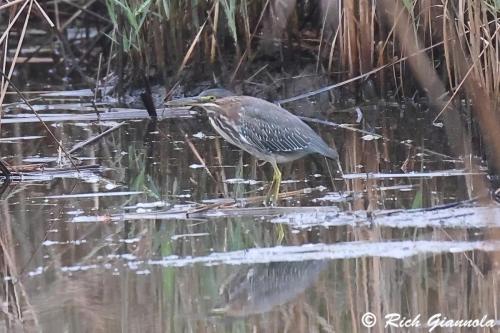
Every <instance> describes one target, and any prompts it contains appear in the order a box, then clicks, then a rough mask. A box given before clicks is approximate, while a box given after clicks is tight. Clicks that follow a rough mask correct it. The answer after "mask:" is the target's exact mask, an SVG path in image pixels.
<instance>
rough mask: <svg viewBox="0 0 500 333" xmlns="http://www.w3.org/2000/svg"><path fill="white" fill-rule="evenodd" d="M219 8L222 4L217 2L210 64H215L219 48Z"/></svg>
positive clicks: (217, 0) (216, 0)
mask: <svg viewBox="0 0 500 333" xmlns="http://www.w3.org/2000/svg"><path fill="white" fill-rule="evenodd" d="M219 8H220V3H219V0H215V9H214V21H213V25H212V38H211V48H210V63H212V64H213V63H215V54H216V50H217V49H216V47H217V38H216V36H217V29H218V28H217V27H218V26H219Z"/></svg>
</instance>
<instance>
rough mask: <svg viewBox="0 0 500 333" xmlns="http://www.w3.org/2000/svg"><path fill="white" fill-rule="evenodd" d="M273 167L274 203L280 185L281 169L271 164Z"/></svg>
mask: <svg viewBox="0 0 500 333" xmlns="http://www.w3.org/2000/svg"><path fill="white" fill-rule="evenodd" d="M273 168H274V177H273V184H274V188H273V197H272V202H273V204H274V205H276V203H277V202H278V195H279V193H280V185H281V171H280V169H279V168H278V166H277V165H276V164H273Z"/></svg>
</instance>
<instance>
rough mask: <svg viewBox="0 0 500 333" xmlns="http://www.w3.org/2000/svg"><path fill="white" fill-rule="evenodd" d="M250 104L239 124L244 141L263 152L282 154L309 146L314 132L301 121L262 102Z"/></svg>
mask: <svg viewBox="0 0 500 333" xmlns="http://www.w3.org/2000/svg"><path fill="white" fill-rule="evenodd" d="M255 100H256V102H255ZM250 102H251V103H243V104H242V107H243V110H244V111H243V112H242V116H241V118H240V124H239V125H240V132H241V135H242V137H243V138H244V139H246V140H247V141H248V142H249V143H250V144H252V145H254V146H256V147H259V149H260V150H263V151H267V152H283V153H287V152H298V151H301V150H305V149H307V148H308V147H309V146H310V144H311V133H310V132H312V130H311V128H310V127H309V126H307V125H306V124H305V123H304V122H302V121H301V120H300V119H299V118H297V117H296V116H294V115H292V114H291V113H289V112H288V111H286V110H284V109H282V108H280V107H279V106H277V105H275V104H272V103H269V102H267V101H264V100H261V99H254V100H253V101H250ZM313 135H315V134H313Z"/></svg>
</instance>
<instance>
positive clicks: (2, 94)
mask: <svg viewBox="0 0 500 333" xmlns="http://www.w3.org/2000/svg"><path fill="white" fill-rule="evenodd" d="M32 7H33V0H29V6H28V9H27V13H26V18H25V20H24V25H23V28H22V30H21V34H20V36H19V41H18V43H17V47H16V50H15V52H14V57H13V59H12V63H11V65H10V68H9V72H8V74H7V76H4V78H5V79H6V80H7V81H10V79H11V78H12V74H13V73H14V67H15V66H16V63H17V58H18V56H19V53H20V52H21V47H22V45H23V41H24V36H25V35H26V29H27V27H28V22H29V18H30V15H31V8H32ZM5 57H7V54H5ZM2 74H4V73H3V72H2ZM8 86H9V84H8V83H6V84H4V85H3V87H1V88H0V89H1V90H0V111H1V108H2V104H3V101H4V99H5V94H6V92H7V88H8ZM1 120H2V118H1V114H0V133H1V132H2V127H1V126H2V122H1Z"/></svg>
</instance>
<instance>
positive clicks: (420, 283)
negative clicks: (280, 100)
mask: <svg viewBox="0 0 500 333" xmlns="http://www.w3.org/2000/svg"><path fill="white" fill-rule="evenodd" d="M79 108H82V106H81V105H80V106H79ZM374 108H375V109H374ZM374 110H376V111H377V114H378V116H376V117H373V116H372V117H371V118H372V119H371V120H370V121H369V124H368V125H367V126H366V127H365V129H366V128H376V130H377V133H382V134H383V135H384V137H385V138H386V139H387V140H381V139H378V140H375V139H374V138H373V137H370V136H366V134H363V133H358V132H354V131H351V130H347V129H335V130H333V129H332V128H331V127H328V126H322V125H314V128H315V130H317V131H318V132H319V133H320V134H321V135H322V137H323V138H325V140H326V142H328V143H329V144H332V145H333V144H336V146H337V148H338V150H339V152H340V156H341V162H342V165H343V169H344V173H345V175H344V179H345V180H343V179H342V175H341V174H340V173H339V172H338V170H337V169H336V167H335V165H333V164H332V163H329V162H327V161H326V160H324V159H323V158H322V157H318V156H310V157H307V158H304V159H302V160H298V161H295V162H293V163H290V164H286V165H283V166H282V169H283V180H284V181H283V185H282V188H281V192H282V196H281V199H280V203H279V207H264V206H263V205H262V196H264V195H265V194H266V191H267V185H268V184H269V181H270V179H271V178H272V169H271V167H270V166H269V165H264V166H261V165H259V163H258V161H256V160H255V159H254V158H252V157H251V156H249V155H248V154H246V153H242V152H241V151H239V150H238V149H236V148H235V147H233V146H230V145H228V144H227V143H225V142H224V141H223V140H222V139H221V138H219V137H217V136H216V135H215V133H214V131H213V130H212V129H211V128H210V126H209V124H208V122H207V121H206V120H204V119H200V118H197V117H188V116H186V117H185V118H176V119H165V120H161V121H159V122H158V123H155V122H152V121H150V120H144V119H142V120H141V119H138V120H125V121H123V124H121V122H122V120H103V119H101V121H100V122H91V121H88V119H87V118H82V119H79V117H78V116H74V114H71V113H69V112H68V111H67V108H66V107H65V106H64V105H60V106H59V107H58V106H55V107H54V106H52V107H51V109H50V110H44V111H40V112H45V114H46V115H47V116H50V115H52V116H55V115H57V116H59V117H62V118H61V119H63V120H65V121H57V122H48V124H49V127H50V129H51V130H52V131H53V132H54V134H55V135H56V137H58V138H59V139H60V140H61V144H62V145H63V146H64V147H65V148H66V150H68V151H69V150H70V149H71V148H72V147H74V146H75V145H76V144H78V143H79V142H84V141H85V140H88V139H89V138H92V137H95V136H97V135H99V133H102V132H103V131H105V130H106V129H110V128H113V131H112V132H111V133H109V134H107V135H106V136H104V137H102V138H100V139H99V140H97V141H96V142H94V143H92V144H88V145H86V146H85V147H83V148H81V149H77V150H76V151H75V153H74V154H73V155H75V156H77V157H78V158H79V161H77V162H76V163H78V166H79V169H80V171H79V172H75V171H74V170H73V168H72V165H71V164H70V163H69V162H68V160H67V159H66V157H65V154H64V152H63V151H61V150H60V149H58V147H57V145H55V144H54V141H53V140H52V139H51V138H50V137H49V135H48V134H47V132H46V130H45V129H44V128H43V127H42V126H41V125H40V124H38V123H26V122H21V121H11V122H10V123H9V119H18V118H15V117H14V114H16V113H19V112H20V113H23V112H24V113H28V112H27V111H23V110H18V109H16V110H14V111H12V112H11V113H9V114H7V115H6V116H4V119H3V121H6V123H4V124H3V125H2V141H1V142H0V153H1V156H2V157H3V158H4V160H5V161H8V162H9V164H10V165H13V166H23V168H22V171H20V173H22V180H21V181H18V180H16V181H13V182H11V183H8V184H6V183H3V187H2V192H1V193H2V196H1V198H0V220H1V223H0V235H1V238H0V242H1V243H0V246H1V252H2V256H1V258H0V259H1V261H0V263H1V268H2V271H1V273H0V276H1V277H2V280H3V282H4V283H3V287H2V289H1V295H2V300H3V303H2V317H3V321H2V324H1V331H21V330H28V331H44V332H63V331H64V332H367V331H368V328H366V326H367V325H368V326H373V328H371V331H372V332H383V331H387V332H401V331H404V330H406V328H405V329H402V328H398V327H394V326H390V325H389V327H387V328H385V327H384V326H385V324H386V322H385V319H384V316H386V315H388V314H391V313H392V314H400V315H401V316H402V317H405V318H406V319H411V322H412V324H413V325H414V326H415V325H420V326H416V327H419V328H414V329H413V331H415V332H420V331H422V332H426V331H428V330H429V327H426V324H427V320H428V318H430V317H431V316H433V315H439V314H441V315H442V318H444V317H447V318H449V319H454V320H460V319H463V320H465V319H481V318H483V317H484V316H487V319H492V320H496V321H497V323H498V319H499V316H500V314H499V309H498V308H499V306H500V300H499V297H498V295H500V292H499V289H500V287H499V285H498V279H499V271H500V270H499V266H498V264H499V262H500V243H499V241H498V238H495V232H498V228H499V224H500V222H499V221H500V218H499V217H500V207H499V206H498V204H495V203H491V202H485V200H483V199H481V198H484V197H487V196H488V193H487V189H486V187H485V185H484V184H487V169H486V168H484V167H483V166H481V163H480V161H479V162H478V161H477V159H475V162H474V163H467V161H466V162H463V161H462V160H460V159H458V158H455V157H454V155H453V153H452V152H450V151H448V148H447V144H446V142H447V138H446V134H445V132H444V131H443V130H442V129H440V128H438V127H432V126H420V125H419V124H421V123H420V122H422V123H423V118H425V117H423V116H422V115H421V113H414V110H413V111H412V110H406V112H403V111H402V110H401V109H400V108H399V106H394V105H393V106H391V107H389V106H381V105H377V106H375V107H372V108H371V109H369V110H368V111H366V109H363V111H365V112H369V111H371V112H374ZM84 111H87V112H88V113H89V114H91V113H92V110H91V109H90V110H84ZM356 113H359V112H356V111H355V112H346V113H345V114H342V113H339V114H341V117H344V118H345V119H342V121H345V122H347V123H352V127H356V128H358V127H360V125H359V124H357V123H356V121H355V119H356V118H358V115H357V114H356ZM65 114H70V115H72V116H69V117H66V118H64V117H65ZM86 114H87V113H86ZM188 115H189V112H188ZM72 117H73V118H72ZM334 117H335V113H334ZM103 118H105V117H103ZM108 119H109V118H108ZM339 121H340V120H339ZM427 123H428V122H427ZM419 128H424V129H419ZM422 148H424V149H426V150H425V151H423V150H422ZM40 163H46V164H45V167H44V168H40V167H36V166H35V167H33V166H32V165H33V164H40ZM27 165H30V167H28V166H27ZM30 168H31V169H30ZM459 202H460V203H459ZM456 203H459V204H456ZM367 312H370V313H372V314H373V316H374V317H375V318H376V321H373V320H372V321H368V322H367V321H366V320H367V317H366V316H365V317H363V315H364V314H365V313H367ZM362 318H363V320H362ZM398 325H400V324H398ZM477 330H478V331H481V332H494V331H495V328H482V329H477ZM435 331H444V332H470V331H471V329H470V328H453V329H452V328H448V329H442V330H441V329H440V328H436V330H435Z"/></svg>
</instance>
